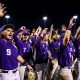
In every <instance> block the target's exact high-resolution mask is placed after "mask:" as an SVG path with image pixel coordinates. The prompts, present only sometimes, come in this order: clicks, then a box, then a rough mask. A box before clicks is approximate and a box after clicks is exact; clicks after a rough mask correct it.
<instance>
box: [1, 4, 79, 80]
mask: <svg viewBox="0 0 80 80" xmlns="http://www.w3.org/2000/svg"><path fill="white" fill-rule="evenodd" d="M5 13H6V11H5V7H4V4H2V3H0V17H3V16H4V15H5ZM74 24H75V23H74V18H73V17H72V18H71V19H70V22H69V26H68V27H67V28H66V27H65V26H64V25H63V27H62V32H63V33H62V34H60V35H59V34H58V31H57V30H54V27H53V25H51V27H50V29H48V28H44V29H42V27H40V26H39V27H38V28H37V29H33V30H32V31H31V30H30V29H27V28H26V27H25V26H22V27H21V28H19V29H17V30H15V26H14V25H13V24H6V25H3V26H2V27H1V28H0V80H80V27H78V29H77V31H76V34H75V35H74V36H72V29H73V27H74ZM76 63H77V64H76ZM75 65H76V66H77V67H78V68H77V69H76V66H75Z"/></svg>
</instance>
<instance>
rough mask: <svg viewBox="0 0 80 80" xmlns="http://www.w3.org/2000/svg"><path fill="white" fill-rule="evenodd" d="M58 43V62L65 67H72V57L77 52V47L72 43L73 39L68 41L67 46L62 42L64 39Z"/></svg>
mask: <svg viewBox="0 0 80 80" xmlns="http://www.w3.org/2000/svg"><path fill="white" fill-rule="evenodd" d="M57 45H58V50H59V52H58V62H59V65H60V66H61V67H62V68H63V67H69V68H70V67H71V66H72V57H73V55H74V53H75V47H74V45H73V43H72V41H70V42H69V43H68V45H67V46H64V45H63V44H62V40H58V41H57Z"/></svg>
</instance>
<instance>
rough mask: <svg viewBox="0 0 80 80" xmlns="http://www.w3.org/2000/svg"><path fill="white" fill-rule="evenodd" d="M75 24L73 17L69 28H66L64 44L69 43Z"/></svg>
mask: <svg viewBox="0 0 80 80" xmlns="http://www.w3.org/2000/svg"><path fill="white" fill-rule="evenodd" d="M73 25H74V23H73V18H71V20H70V23H69V26H68V29H67V30H66V33H65V35H64V38H63V45H64V46H66V45H67V44H68V43H69V40H70V36H71V30H72V26H73Z"/></svg>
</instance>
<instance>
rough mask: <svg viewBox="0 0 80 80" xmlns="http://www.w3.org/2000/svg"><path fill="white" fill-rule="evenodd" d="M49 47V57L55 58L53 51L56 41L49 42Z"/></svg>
mask: <svg viewBox="0 0 80 80" xmlns="http://www.w3.org/2000/svg"><path fill="white" fill-rule="evenodd" d="M49 49H50V52H51V57H52V58H53V59H57V53H56V51H55V49H56V42H54V41H52V42H51V43H50V44H49Z"/></svg>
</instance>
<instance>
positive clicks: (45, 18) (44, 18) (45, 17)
mask: <svg viewBox="0 0 80 80" xmlns="http://www.w3.org/2000/svg"><path fill="white" fill-rule="evenodd" d="M43 20H44V27H45V23H46V20H47V16H44V17H43Z"/></svg>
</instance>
